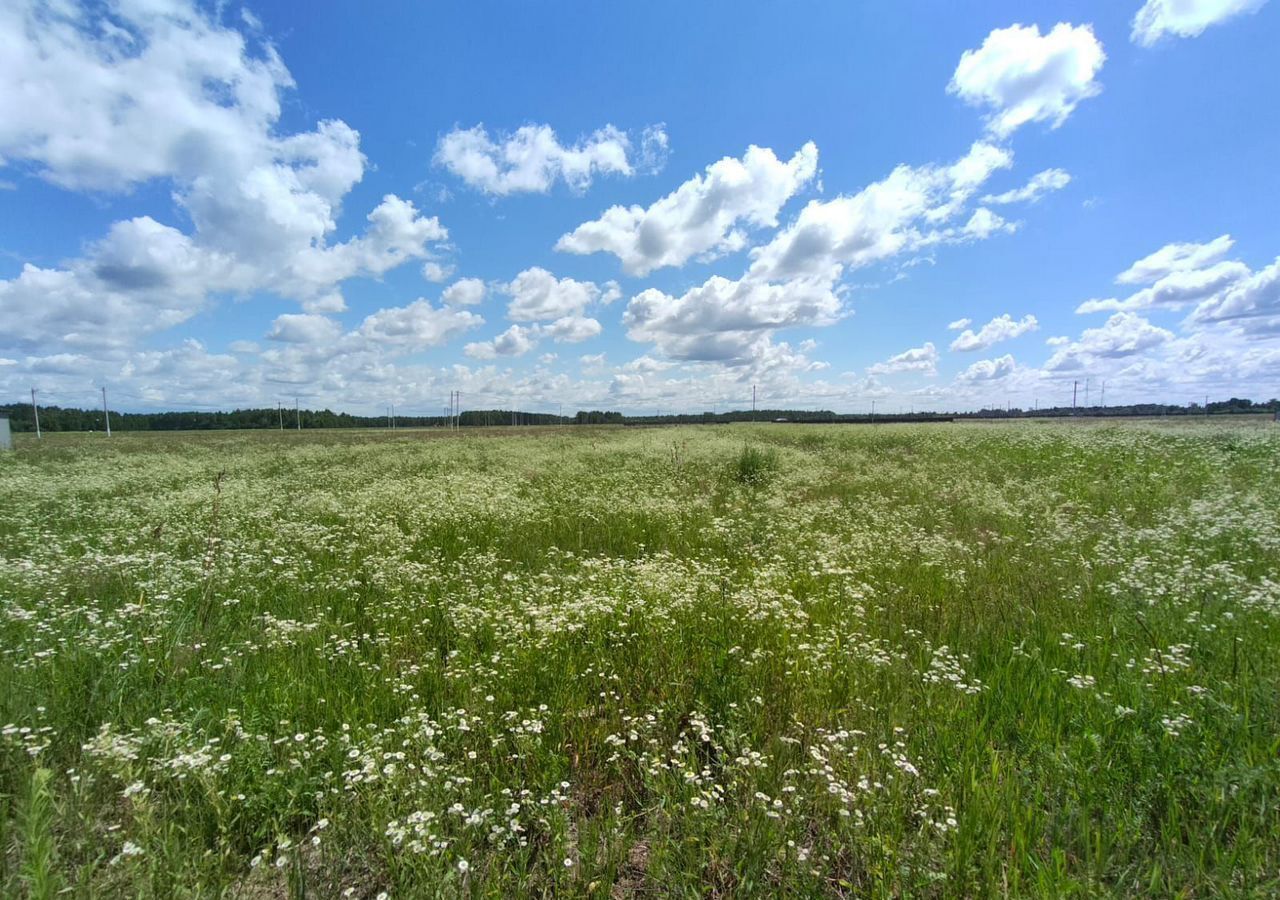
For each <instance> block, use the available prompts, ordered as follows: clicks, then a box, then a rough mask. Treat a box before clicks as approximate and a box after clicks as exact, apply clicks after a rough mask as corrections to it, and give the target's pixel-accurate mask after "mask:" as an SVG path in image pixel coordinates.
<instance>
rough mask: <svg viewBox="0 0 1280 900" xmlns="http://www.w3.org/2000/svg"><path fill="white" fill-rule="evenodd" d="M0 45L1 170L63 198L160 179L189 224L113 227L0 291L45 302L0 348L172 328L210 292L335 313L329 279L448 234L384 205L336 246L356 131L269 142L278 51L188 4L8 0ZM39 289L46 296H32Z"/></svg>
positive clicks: (374, 266) (357, 161)
mask: <svg viewBox="0 0 1280 900" xmlns="http://www.w3.org/2000/svg"><path fill="white" fill-rule="evenodd" d="M0 46H3V47H4V50H3V52H0V164H2V163H3V162H9V163H13V162H25V163H28V164H30V165H31V166H32V168H33V171H34V172H35V173H36V174H37V175H39V176H40V177H42V178H44V179H46V180H48V181H50V182H52V183H54V184H57V185H59V186H62V187H65V188H68V189H73V190H86V189H89V190H125V189H128V188H131V187H133V186H134V185H137V184H140V183H142V182H146V181H154V180H157V179H161V180H165V181H167V182H168V183H170V184H171V185H172V191H173V197H174V199H175V200H176V202H177V203H178V204H179V205H180V206H181V207H182V208H183V209H184V210H185V212H186V214H187V215H188V216H189V217H190V219H191V222H192V224H193V226H194V230H193V232H192V233H190V234H187V233H184V232H182V231H179V230H178V229H175V228H173V227H171V226H168V225H164V224H162V223H160V222H157V221H155V220H154V219H152V218H150V217H145V216H144V217H139V218H134V219H130V220H126V221H123V222H117V223H115V225H113V226H112V227H111V229H110V230H109V232H108V234H107V235H106V236H105V237H104V238H103V239H102V240H100V241H98V242H96V243H93V244H90V245H89V247H88V248H87V249H86V252H85V253H84V255H83V256H82V257H80V258H78V259H74V260H72V261H71V262H69V263H67V264H66V265H65V266H64V267H62V268H59V269H36V268H35V267H30V268H28V269H26V270H24V271H23V273H22V274H21V275H19V276H18V277H17V278H15V279H12V280H9V281H4V282H0V295H4V296H6V298H7V299H8V300H9V301H10V302H11V303H12V304H13V305H14V308H18V309H22V308H26V307H27V306H28V305H30V304H33V303H34V304H36V305H38V306H39V307H40V308H39V309H36V310H35V312H34V313H33V314H32V315H29V316H26V317H24V321H23V322H22V323H21V324H20V326H19V328H18V329H15V330H14V331H13V332H12V333H10V334H6V335H5V336H4V337H0V343H5V342H6V338H7V340H8V342H10V343H12V342H31V341H40V340H43V339H48V338H49V337H51V336H65V337H67V338H68V339H69V340H71V341H72V342H73V343H74V342H75V341H76V340H79V339H81V338H82V337H83V336H85V335H87V334H89V333H91V332H96V333H97V335H98V337H99V339H102V340H106V341H115V342H120V341H128V340H130V339H135V338H137V337H138V336H140V335H143V334H146V333H148V332H153V331H156V330H160V329H163V328H167V327H171V326H173V325H175V324H177V323H179V322H181V321H184V320H185V319H187V318H189V317H190V316H191V315H192V314H194V313H195V312H197V311H199V310H200V309H202V308H203V307H204V306H205V304H206V302H207V298H208V296H209V295H210V294H215V295H216V294H248V293H253V292H258V291H268V292H274V293H277V294H280V295H282V296H286V297H291V298H294V299H296V300H298V301H299V302H300V303H301V304H302V306H303V307H304V309H306V310H307V311H308V312H311V313H321V312H334V311H338V310H341V309H343V308H344V306H345V304H344V302H343V300H342V295H341V293H340V291H339V286H340V284H341V282H343V281H345V280H347V279H350V278H353V277H357V276H378V275H381V274H383V273H385V272H387V271H388V270H390V269H391V268H394V267H395V266H398V265H400V264H402V263H404V262H406V261H408V260H411V259H421V258H425V257H426V256H427V255H428V250H427V245H428V244H429V243H431V242H435V241H441V240H443V239H444V238H445V237H446V235H447V232H446V230H445V229H444V227H443V226H441V225H440V223H439V221H438V220H437V219H435V218H427V217H423V216H421V215H420V214H419V213H418V211H417V210H416V208H415V207H414V206H413V204H411V203H409V202H407V201H404V200H401V199H400V198H398V197H396V196H394V195H387V196H386V197H384V198H383V200H382V202H381V203H380V204H379V205H378V207H377V208H375V209H374V210H373V211H372V212H371V213H370V214H369V216H368V217H367V219H368V227H367V228H366V230H365V231H364V233H363V234H358V235H356V236H355V237H352V238H350V239H349V240H347V241H345V242H342V243H338V244H330V243H329V238H330V236H331V235H332V234H333V232H334V231H335V229H336V228H337V219H338V216H339V214H340V207H341V201H342V199H343V197H344V196H345V195H346V194H347V193H348V192H349V191H350V190H351V188H352V187H353V186H354V185H355V184H356V183H357V182H358V181H359V180H360V178H361V177H362V175H363V172H364V165H365V158H364V156H363V154H362V153H361V152H360V149H359V135H358V134H357V133H356V132H355V131H354V130H353V129H351V128H350V127H349V126H347V125H346V124H345V123H343V122H340V121H322V122H320V123H318V124H317V125H316V127H315V129H314V130H312V131H304V132H298V133H293V134H287V133H281V131H280V130H279V128H278V119H279V116H280V109H281V94H282V92H283V91H285V90H287V89H288V88H290V87H291V86H292V84H293V82H292V79H291V77H290V76H289V73H288V71H287V70H286V69H285V67H284V64H283V63H282V62H281V60H280V59H279V57H278V56H277V54H276V53H275V51H274V49H273V48H271V47H270V45H259V44H258V43H256V38H254V39H250V38H247V37H246V36H245V35H244V34H241V33H240V32H238V31H236V30H235V29H233V28H230V27H226V26H223V25H221V24H219V23H218V22H217V21H216V20H214V19H212V18H210V15H209V13H207V12H206V11H204V10H202V9H199V8H197V7H195V6H194V5H191V4H190V3H187V2H183V0H173V2H169V3H164V4H145V3H143V4H135V3H130V4H121V5H119V6H112V7H111V8H110V9H105V8H102V7H100V6H96V5H94V6H80V5H77V4H75V3H67V4H63V5H59V6H56V7H48V6H44V5H41V6H34V5H29V4H18V5H9V6H6V7H4V8H3V9H0ZM37 283H39V284H40V285H41V286H42V287H41V290H42V291H45V292H49V293H46V294H45V299H44V300H43V301H40V300H39V298H38V297H30V296H28V292H29V290H30V288H31V287H32V286H33V285H35V284H37Z"/></svg>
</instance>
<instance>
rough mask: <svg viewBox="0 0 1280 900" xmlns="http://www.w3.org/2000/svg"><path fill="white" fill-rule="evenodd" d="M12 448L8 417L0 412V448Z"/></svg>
mask: <svg viewBox="0 0 1280 900" xmlns="http://www.w3.org/2000/svg"><path fill="white" fill-rule="evenodd" d="M12 449H13V435H11V434H10V433H9V417H8V416H6V415H3V414H0V450H12Z"/></svg>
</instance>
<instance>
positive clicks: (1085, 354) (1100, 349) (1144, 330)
mask: <svg viewBox="0 0 1280 900" xmlns="http://www.w3.org/2000/svg"><path fill="white" fill-rule="evenodd" d="M1171 340H1173V333H1172V332H1170V331H1168V330H1166V329H1164V328H1160V327H1158V326H1156V325H1152V324H1151V323H1150V322H1148V321H1147V320H1146V319H1144V318H1142V316H1139V315H1136V314H1134V313H1130V312H1118V313H1116V314H1115V315H1113V316H1112V317H1111V318H1109V319H1107V322H1106V324H1105V325H1102V326H1100V327H1098V328H1086V329H1085V330H1084V332H1083V333H1082V334H1081V335H1080V339H1079V340H1077V341H1072V342H1071V343H1068V344H1064V345H1062V346H1061V347H1059V349H1058V350H1056V351H1055V352H1054V354H1053V356H1051V357H1049V361H1048V362H1046V363H1045V364H1044V368H1045V370H1046V371H1049V372H1063V371H1085V370H1087V369H1088V368H1089V367H1090V366H1092V365H1095V364H1097V362H1098V361H1099V360H1107V359H1116V358H1119V357H1126V356H1133V355H1135V354H1137V353H1142V352H1143V351H1146V350H1150V349H1152V348H1155V347H1158V346H1160V345H1161V344H1164V343H1166V342H1168V341H1171Z"/></svg>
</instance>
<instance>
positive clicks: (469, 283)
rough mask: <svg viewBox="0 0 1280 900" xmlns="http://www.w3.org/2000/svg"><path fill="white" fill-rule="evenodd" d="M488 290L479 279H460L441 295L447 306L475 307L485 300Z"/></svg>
mask: <svg viewBox="0 0 1280 900" xmlns="http://www.w3.org/2000/svg"><path fill="white" fill-rule="evenodd" d="M486 293H488V288H486V287H485V283H484V282H483V281H481V280H480V279H479V278H459V279H458V280H457V281H455V282H454V283H453V284H451V285H449V286H448V287H447V288H445V289H444V292H443V293H442V294H441V295H440V299H441V301H442V302H443V303H444V305H445V306H475V305H476V304H477V303H480V302H481V301H483V300H484V298H485V294H486Z"/></svg>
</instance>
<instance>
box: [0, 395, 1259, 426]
mask: <svg viewBox="0 0 1280 900" xmlns="http://www.w3.org/2000/svg"><path fill="white" fill-rule="evenodd" d="M1277 411H1280V399H1274V398H1273V399H1271V400H1267V401H1265V402H1255V401H1253V400H1248V399H1243V398H1239V397H1232V398H1231V399H1230V400H1220V401H1214V402H1211V403H1209V404H1208V405H1207V406H1204V405H1201V404H1198V403H1192V404H1189V405H1187V406H1175V405H1173V404H1166V403H1136V404H1126V405H1122V406H1105V407H1103V406H1090V407H1070V406H1055V407H1051V408H1045V409H1023V408H1019V407H1011V408H1010V407H1005V408H988V409H980V410H976V411H969V412H950V413H933V412H928V413H923V412H922V413H916V412H912V413H896V414H890V413H881V414H878V415H869V414H863V413H837V412H834V411H832V410H829V409H817V410H813V409H761V410H748V409H742V410H727V411H725V412H711V411H708V412H702V413H675V414H667V415H663V414H661V413H655V414H653V415H632V416H629V415H624V414H623V413H621V412H617V411H615V410H579V411H578V412H577V413H576V414H574V415H573V416H560V415H556V414H554V413H540V412H526V411H522V410H512V409H469V410H466V411H465V412H462V413H460V414H459V415H458V417H457V423H458V424H459V425H460V426H462V427H466V428H471V427H482V426H495V425H520V426H524V425H723V424H728V423H731V422H809V423H837V422H849V423H856V422H930V421H937V422H942V421H951V420H952V419H968V418H1002V419H1008V418H1015V419H1016V418H1058V417H1065V416H1086V417H1102V416H1106V417H1112V416H1115V417H1119V416H1197V415H1199V416H1203V415H1233V414H1246V413H1272V414H1274V413H1275V412H1277ZM0 415H7V416H8V417H9V424H10V427H11V428H12V429H13V430H14V431H22V432H30V431H35V417H34V414H33V411H32V408H31V404H30V403H10V404H0ZM450 423H451V420H450V418H449V417H448V416H396V417H395V424H396V427H399V428H440V427H446V426H448V425H449V424H450ZM390 424H391V420H390V419H389V418H388V417H387V416H353V415H351V414H350V413H338V412H334V411H333V410H330V409H319V410H313V409H297V410H293V409H277V408H272V407H265V408H261V409H235V410H231V411H229V412H220V411H173V412H148V413H134V412H116V411H114V410H112V412H111V429H112V430H113V431H208V430H233V429H255V428H256V429H264V428H281V427H283V428H286V429H289V428H299V427H301V428H386V427H388V426H389V425H390ZM40 428H41V429H42V430H43V431H50V432H54V431H102V430H104V419H103V412H102V410H101V409H76V408H72V407H61V406H41V407H40Z"/></svg>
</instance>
